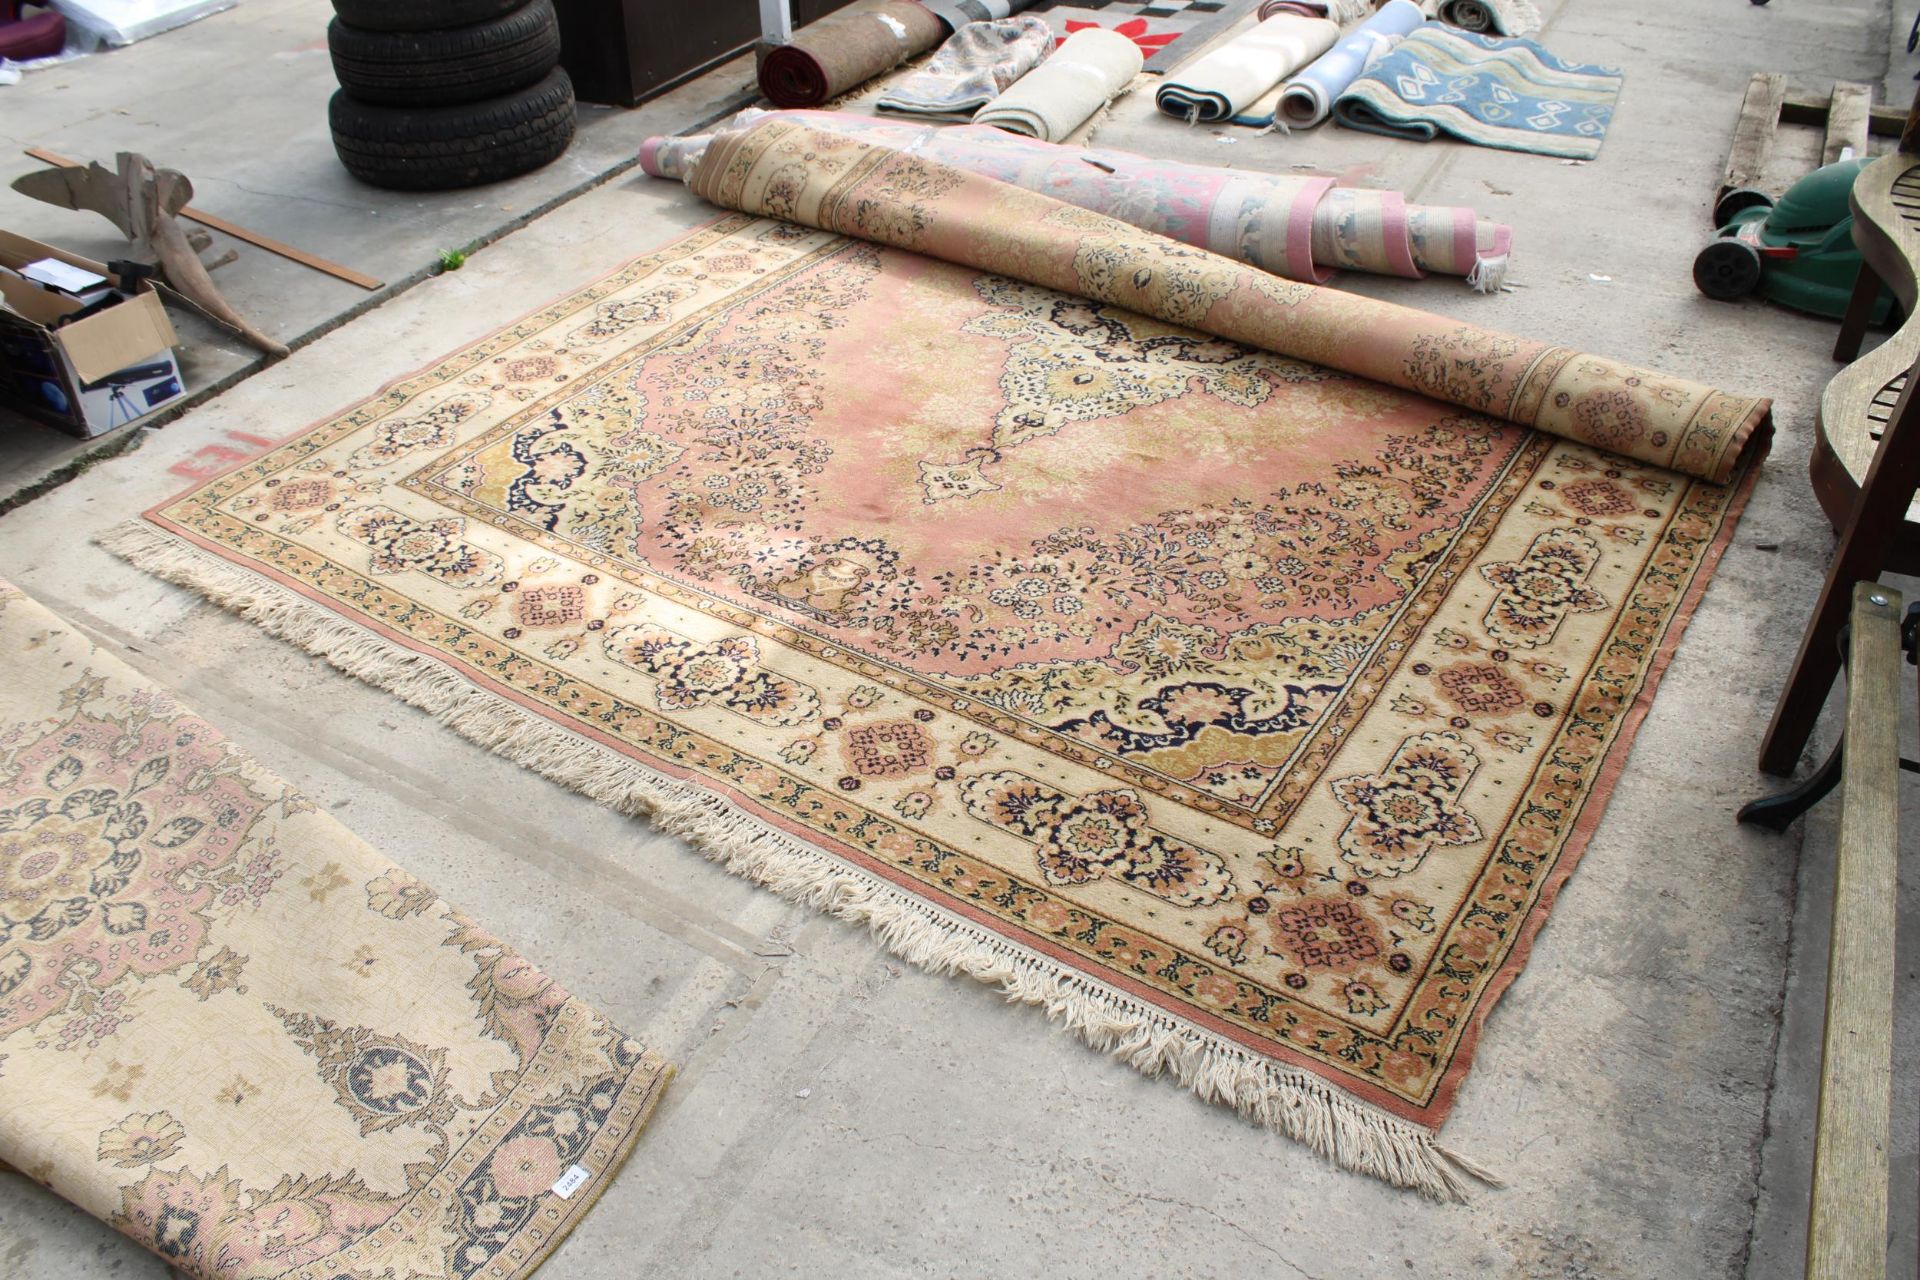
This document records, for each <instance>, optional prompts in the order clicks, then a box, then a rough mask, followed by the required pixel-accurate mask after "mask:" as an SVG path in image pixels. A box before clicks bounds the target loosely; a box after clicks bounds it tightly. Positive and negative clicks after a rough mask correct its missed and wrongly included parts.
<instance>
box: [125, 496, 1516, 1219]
mask: <svg viewBox="0 0 1920 1280" xmlns="http://www.w3.org/2000/svg"><path fill="white" fill-rule="evenodd" d="M96 542H97V543H98V545H99V546H101V547H102V548H104V549H105V550H107V551H109V552H111V553H113V554H114V555H117V556H119V557H120V558H122V559H123V560H126V561H127V562H128V563H130V564H132V565H134V566H135V567H136V568H139V569H143V570H146V571H147V572H149V573H153V574H155V575H157V576H159V577H161V578H165V579H166V580H168V581H170V582H174V583H177V584H179V585H181V586H184V587H188V588H190V589H192V590H194V591H197V592H199V593H200V594H201V595H203V596H205V597H206V598H207V599H209V600H211V601H213V602H214V603H215V604H218V605H220V606H221V607H223V608H225V609H227V610H229V611H231V612H233V613H235V614H237V615H239V616H240V617H242V618H244V619H246V620H247V621H249V622H252V623H254V624H255V625H256V626H259V627H261V628H262V629H263V630H265V631H267V632H268V633H269V634H271V635H274V636H277V637H279V638H280V639H283V640H286V641H289V642H291V643H293V644H296V645H299V646H300V647H301V648H303V649H305V650H306V651H307V652H308V653H311V654H314V655H316V656H318V657H322V658H325V659H326V660H327V661H328V662H330V663H332V664H333V665H334V666H335V667H338V668H339V669H340V670H341V671H344V672H345V673H347V674H348V675H351V676H354V677H355V678H357V679H359V680H362V681H365V682H366V683H368V684H371V685H375V686H377V687H379V688H382V689H385V690H387V691H388V692H390V693H392V694H394V695H396V696H397V697H399V698H400V699H401V700H402V701H405V702H407V703H408V704H410V705H412V706H414V707H418V708H419V709H420V710H422V711H425V712H427V713H428V714H429V715H432V716H434V717H435V718H436V719H438V720H439V721H440V722H441V723H442V724H445V725H446V726H448V727H449V728H451V729H453V730H454V731H455V732H456V733H459V734H460V735H461V736H462V737H464V738H466V739H468V740H469V741H471V742H473V743H475V744H477V745H479V746H482V747H485V748H487V749H488V750H490V751H493V752H494V753H496V754H498V755H501V756H504V757H506V758H507V759H509V760H512V761H513V762H514V763H516V764H519V765H521V766H523V767H525V768H528V769H531V770H533V771H534V772H536V773H539V774H541V775H542V776H544V777H546V778H548V779H551V780H552V781H554V782H556V783H558V784H560V785H561V786H564V787H567V788H568V789H570V790H572V791H575V792H578V793H579V794H581V795H583V796H585V797H587V798H588V799H590V800H594V801H596V802H598V803H600V804H603V805H606V806H607V807H609V808H611V809H613V810H614V811H616V812H618V813H621V814H625V815H628V816H631V817H644V818H647V819H648V820H649V821H650V822H651V823H652V825H653V826H654V827H655V828H656V829H658V830H660V831H662V832H665V833H667V834H669V835H675V836H679V837H681V838H682V839H684V840H686V841H687V842H688V843H689V844H690V845H692V846H693V847H694V848H695V849H697V850H699V851H700V853H702V854H703V855H704V856H706V857H707V858H709V859H711V860H712V861H714V862H717V863H719V864H720V865H721V866H723V867H725V868H726V869H727V870H728V871H730V872H732V873H734V874H735V875H739V876H743V877H745V878H747V879H749V880H752V881H754V882H755V883H757V884H760V885H763V886H765V887H766V888H768V889H771V890H773V891H774V892H776V893H778V894H780V895H781V896H782V897H784V898H786V899H788V900H790V901H793V902H800V903H805V904H806V905H808V906H810V907H813V908H815V909H817V910H820V911H824V912H827V913H829V914H831V915H833V916H836V917H838V918H839V919H842V920H845V921H848V922H850V923H854V924H865V925H866V926H867V928H868V929H869V930H870V931H871V932H872V933H873V935H874V936H875V937H876V938H878V939H879V940H880V942H881V943H882V944H883V945H884V946H886V947H887V949H888V950H890V951H892V952H893V953H894V954H895V955H897V956H899V957H900V958H902V959H904V960H907V961H910V962H912V963H914V964H916V965H919V966H920V967H922V968H924V969H927V970H929V971H931V972H934V973H940V974H965V975H967V976H968V977H971V978H974V979H976V980H978V981H980V982H984V983H987V984H988V985H990V986H996V987H998V988H999V989H1000V990H1001V991H1002V993H1004V994H1005V995H1006V997H1007V998H1008V999H1009V1000H1010V1001H1013V1002H1015V1003H1020V1004H1029V1005H1036V1006H1039V1007H1040V1008H1042V1009H1044V1010H1045V1012H1046V1015H1047V1017H1048V1018H1049V1019H1051V1020H1052V1021H1054V1022H1056V1023H1058V1024H1060V1025H1061V1026H1064V1027H1066V1028H1068V1029H1069V1030H1071V1031H1073V1032H1074V1033H1075V1034H1077V1035H1078V1036H1079V1037H1080V1038H1081V1039H1082V1040H1083V1041H1085V1042H1086V1043H1087V1044H1088V1045H1089V1046H1090V1047H1092V1048H1094V1049H1097V1050H1099V1051H1101V1052H1104V1053H1106V1054H1108V1055H1109V1056H1111V1057H1114V1058H1117V1059H1119V1060H1120V1061H1122V1062H1125V1063H1127V1064H1128V1065H1129V1066H1132V1067H1133V1068H1134V1069H1136V1070H1138V1071H1140V1072H1142V1073H1144V1074H1146V1075H1148V1076H1171V1077H1172V1078H1173V1079H1175V1080H1177V1081H1178V1082H1179V1083H1180V1084H1182V1085H1184V1086H1185V1087H1186V1088H1188V1089H1190V1090H1192V1091H1193V1092H1194V1093H1195V1094H1196V1095H1198V1096H1199V1097H1200V1098H1202V1099H1204V1100H1205V1101H1208V1102H1212V1103H1217V1104H1220V1105H1222V1106H1227V1107H1231V1108H1233V1109H1234V1110H1235V1111H1237V1112H1238V1113H1239V1114H1240V1115H1241V1116H1243V1117H1245V1118H1246V1119H1247V1120H1249V1121H1251V1122H1252V1123H1254V1124H1256V1125H1259V1126H1260V1127H1262V1128H1265V1129H1270V1130H1273V1131H1274V1132H1277V1133H1281V1134H1284V1135H1285V1136H1287V1137H1289V1138H1292V1139H1294V1140H1295V1141H1297V1142H1301V1143H1304V1144H1305V1145H1306V1146H1308V1147H1310V1148H1312V1149H1313V1150H1314V1151H1316V1152H1318V1153H1319V1154H1320V1155H1322V1156H1325V1157H1326V1158H1328V1159H1330V1160H1332V1161H1333V1162H1334V1163H1336V1164H1339V1165H1341V1166H1342V1167H1344V1168H1347V1169H1351V1170H1353V1171H1355V1172H1357V1173H1364V1174H1369V1175H1371V1176H1373V1177H1376V1178H1379V1179H1381V1180H1382V1181H1385V1182H1388V1183H1391V1184H1392V1185H1394V1186H1397V1187H1406V1188H1411V1189H1413V1190H1417V1191H1419V1192H1421V1193H1422V1194H1423V1195H1426V1196H1429V1197H1432V1198H1434V1199H1437V1200H1454V1201H1459V1200H1464V1199H1465V1198H1466V1196H1467V1193H1468V1191H1469V1190H1470V1189H1471V1187H1472V1185H1473V1182H1474V1181H1475V1180H1478V1181H1480V1182H1485V1183H1490V1184H1493V1185H1499V1180H1498V1179H1497V1178H1495V1177H1494V1176H1493V1175H1492V1174H1491V1173H1489V1172H1488V1171H1487V1170H1485V1169H1483V1168H1481V1167H1480V1166H1478V1165H1476V1164H1474V1163H1473V1162H1472V1161H1470V1160H1468V1159H1466V1158H1465V1157H1463V1156H1461V1155H1459V1154H1458V1153H1456V1152H1452V1151H1449V1150H1447V1149H1446V1148H1444V1147H1442V1146H1440V1144H1439V1143H1438V1142H1437V1141H1436V1140H1435V1137H1434V1134H1433V1132H1432V1131H1431V1130H1429V1129H1426V1128H1424V1127H1423V1126H1420V1125H1417V1124H1413V1123H1410V1122H1408V1121H1406V1120H1402V1119H1400V1118H1399V1117H1397V1116H1393V1115H1390V1114H1388V1113H1387V1112H1386V1111H1384V1110H1382V1109H1380V1108H1378V1107H1375V1106H1373V1105H1371V1104H1369V1103H1366V1102H1362V1101H1360V1100H1359V1099H1357V1098H1354V1097H1353V1096H1351V1095H1350V1094H1348V1093H1347V1092H1346V1091H1345V1090H1344V1089H1341V1088H1340V1087H1339V1086H1337V1085H1335V1084H1332V1083H1331V1082H1329V1081H1326V1080H1324V1079H1322V1078H1321V1077H1319V1076H1317V1075H1314V1074H1313V1073H1312V1072H1309V1071H1305V1070H1302V1069H1299V1068H1293V1067H1287V1066H1283V1065H1281V1064H1280V1063H1278V1062H1275V1061H1274V1060H1272V1059H1270V1058H1267V1057H1265V1056H1264V1055H1260V1054H1256V1053H1253V1052H1250V1051H1248V1050H1247V1049H1244V1048H1242V1047H1241V1046H1239V1045H1237V1044H1235V1043H1233V1042H1232V1041H1231V1040H1228V1039H1227V1038H1225V1037H1223V1036H1220V1035H1217V1034H1215V1033H1213V1032H1210V1031H1207V1030H1205V1029H1204V1028H1201V1027H1199V1026H1196V1025H1194V1024H1193V1023H1191V1022H1188V1021H1187V1020H1185V1019H1183V1018H1180V1017H1177V1016H1175V1015H1173V1014H1170V1013H1168V1012H1166V1011H1165V1010H1162V1009H1159V1008H1156V1007H1153V1006H1151V1005H1148V1004H1147V1003H1145V1002H1144V1001H1141V1000H1139V999H1136V998H1135V997H1133V996H1130V995H1127V994H1125V993H1123V992H1121V991H1118V990H1116V989H1114V988H1113V987H1111V986H1108V985H1107V984H1105V983H1102V982H1099V981H1097V980H1095V979H1093V978H1091V977H1090V976H1088V975H1086V974H1083V973H1080V972H1078V971H1074V970H1071V969H1069V968H1068V967H1067V966H1065V965H1063V964H1061V963H1060V962H1058V961H1056V960H1053V959H1051V958H1049V957H1046V956H1043V955H1041V954H1039V953H1037V952H1035V951H1032V950H1030V949H1029V948H1027V947H1024V946H1021V945H1019V944H1018V943H1015V942H1013V941H1011V940H1009V939H1007V938H1005V937H1002V936H1000V935H998V934H996V933H993V932H991V931H989V930H987V929H984V928H981V927H980V926H978V925H975V924H973V923H972V922H970V921H967V920H965V919H963V918H961V917H959V916H956V915H954V914H952V913H949V912H947V911H944V910H942V909H940V908H938V907H935V906H934V905H932V904H931V903H928V902H926V901H923V900H921V899H919V898H916V897H914V896H913V895H911V894H909V893H907V892H905V891H904V890H902V889H900V888H898V887H896V886H895V885H893V884H891V883H889V882H887V881H886V880H884V879H882V878H881V877H879V876H877V875H874V874H872V873H871V872H868V871H865V870H863V869H861V868H859V867H856V866H854V865H852V864H850V863H847V862H844V861H842V860H841V859H839V858H836V857H834V856H833V855H832V854H830V853H828V852H826V851H824V850H821V849H817V848H814V847H812V846H811V845H808V844H805V843H803V842H801V841H799V840H796V839H794V838H793V837H792V836H789V835H787V834H786V833H785V832H782V831H780V830H778V829H777V828H775V827H773V826H771V825H769V824H767V823H765V822H763V821H761V820H760V819H758V818H756V817H754V816H753V815H751V814H749V813H747V812H746V811H745V810H743V809H740V808H738V807H737V806H735V805H733V804H731V803H730V802H728V801H727V800H725V799H724V798H722V797H721V796H719V795H717V794H714V793H712V792H708V791H706V790H704V789H702V788H700V787H698V786H696V785H692V784H689V783H684V782H680V781H677V780H675V779H672V778H669V777H666V776H664V775H662V774H660V773H657V772H655V771H654V770H652V769H649V768H647V767H646V766H645V765H642V764H641V763H639V762H638V761H636V760H633V759H630V758H628V757H626V756H624V755H621V754H620V753H619V752H617V751H615V750H613V749H612V748H609V747H604V746H601V745H599V744H598V743H595V742H592V741H590V740H588V739H586V738H583V737H581V736H579V735H577V734H573V733H569V732H568V731H566V730H565V729H563V728H561V727H560V726H559V725H556V724H554V723H553V722H551V721H549V720H547V719H546V718H544V717H542V716H539V715H536V714H535V713H533V712H531V711H528V710H526V709H525V708H523V707H520V706H518V705H516V704H515V703H513V702H511V701H509V700H507V699H505V698H502V697H499V696H498V695H496V694H493V693H490V692H488V691H487V690H485V689H483V688H481V687H480V686H478V685H476V684H474V683H473V682H472V681H471V680H469V679H468V678H467V677H466V676H464V675H462V674H460V673H459V672H458V671H456V670H455V669H454V668H453V667H452V666H450V665H449V664H447V663H445V662H442V661H441V660H440V659H438V658H433V657H429V656H427V655H426V654H423V653H419V652H417V651H415V650H413V649H411V648H408V647H406V646H404V645H401V644H398V643H395V642H393V641H390V640H387V639H385V638H383V637H381V636H379V635H376V634H374V633H373V632H372V631H370V630H368V629H367V628H365V627H362V626H360V625H358V624H356V623H354V622H352V621H349V620H348V619H346V618H344V617H342V616H340V615H338V614H336V613H335V612H334V611H332V610H330V609H328V608H326V607H324V606H322V605H318V604H315V603H313V602H311V601H309V600H307V599H305V598H304V597H302V596H301V595H299V594H298V593H297V592H294V591H292V590H290V589H288V588H286V587H283V586H280V585H279V584H278V583H275V582H273V581H272V580H271V579H269V578H268V577H266V576H265V575H263V574H260V573H257V572H255V571H254V570H252V569H247V568H243V567H241V566H239V565H236V564H233V563H231V562H229V561H227V560H225V559H222V558H220V557H218V556H215V555H213V554H211V553H208V552H206V551H202V550H200V549H199V548H197V547H194V546H192V545H190V544H189V543H187V542H186V541H184V540H183V539H181V538H179V537H177V536H176V535H173V534H170V533H166V532H163V531H162V530H160V529H157V528H155V527H154V526H153V525H150V524H148V523H146V522H145V521H143V520H133V521H129V522H127V523H125V524H122V525H120V526H118V527H116V528H113V529H110V530H108V531H107V532H105V533H103V534H101V535H100V536H99V537H98V538H97V539H96Z"/></svg>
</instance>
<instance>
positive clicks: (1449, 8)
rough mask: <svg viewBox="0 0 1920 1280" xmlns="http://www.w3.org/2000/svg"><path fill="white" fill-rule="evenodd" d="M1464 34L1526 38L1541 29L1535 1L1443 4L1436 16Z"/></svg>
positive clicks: (1472, 0) (1454, 1) (1453, 1)
mask: <svg viewBox="0 0 1920 1280" xmlns="http://www.w3.org/2000/svg"><path fill="white" fill-rule="evenodd" d="M1435 16H1436V17H1438V18H1439V19H1440V21H1442V22H1444V23H1447V24H1448V25H1449V26H1455V27H1459V28H1460V29H1461V30H1462V31H1479V32H1482V33H1484V34H1486V35H1495V36H1524V35H1527V34H1529V33H1531V32H1535V31H1538V30H1539V29H1540V10H1538V9H1536V8H1534V6H1533V0H1442V2H1441V5H1440V9H1439V11H1438V12H1437V13H1436V14H1435Z"/></svg>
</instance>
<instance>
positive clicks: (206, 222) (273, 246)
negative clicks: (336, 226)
mask: <svg viewBox="0 0 1920 1280" xmlns="http://www.w3.org/2000/svg"><path fill="white" fill-rule="evenodd" d="M27 154H28V155H30V156H32V157H33V158H34V159H35V160H42V161H45V162H46V163H47V164H51V165H57V166H58V167H60V168H62V169H78V168H81V167H83V166H82V165H81V163H80V162H79V161H78V160H69V159H68V158H67V157H65V156H63V155H60V154H58V153H57V152H53V151H48V150H47V149H45V148H44V147H28V148H27ZM179 216H180V217H182V218H191V219H193V220H194V221H195V222H198V223H199V224H201V225H202V226H206V227H212V228H213V229H214V230H215V231H219V232H223V233H225V234H227V235H230V236H232V237H233V238H234V239H236V240H245V241H246V242H247V243H248V244H250V245H254V246H255V247H257V248H261V249H265V250H266V251H267V252H268V253H273V254H278V255H279V256H280V257H282V258H286V259H287V260H288V261H291V262H297V263H299V264H300V265H301V266H303V267H310V268H311V269H313V270H315V271H319V272H322V273H323V274H326V275H330V276H332V277H333V278H334V279H336V280H345V281H346V282H347V283H348V284H352V285H358V286H360V287H361V288H362V289H367V290H373V289H381V288H384V287H385V283H384V282H383V281H380V280H375V279H374V278H373V277H372V276H369V275H363V274H361V273H360V272H358V271H355V270H354V269H353V268H351V267H343V266H341V265H340V264H339V263H337V262H328V261H327V260H326V259H325V258H322V257H319V256H317V255H315V254H311V253H308V252H307V251H306V250H304V249H296V248H294V247H293V246H292V245H290V244H283V243H281V242H280V241H278V240H274V239H271V238H270V237H267V236H263V235H261V234H260V233H259V232H258V231H250V230H248V229H247V228H246V227H243V226H241V225H239V224H238V223H235V222H228V221H227V220H226V219H225V218H216V217H214V216H213V215H212V214H210V213H205V212H202V211H201V210H199V209H196V208H194V207H193V206H192V205H188V206H187V207H185V208H183V209H182V210H180V214H179Z"/></svg>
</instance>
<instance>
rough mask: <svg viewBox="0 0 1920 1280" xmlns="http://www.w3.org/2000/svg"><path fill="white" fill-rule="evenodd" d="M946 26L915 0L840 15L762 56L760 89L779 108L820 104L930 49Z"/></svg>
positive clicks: (809, 27)
mask: <svg viewBox="0 0 1920 1280" xmlns="http://www.w3.org/2000/svg"><path fill="white" fill-rule="evenodd" d="M946 37H947V28H946V25H945V24H944V23H942V22H941V21H940V19H938V18H936V17H934V16H933V14H932V13H931V12H929V11H928V10H927V9H925V8H923V7H922V6H920V5H918V4H914V3H911V0H892V2H891V3H888V4H883V5H881V6H880V7H879V8H877V9H863V10H861V11H860V12H858V13H836V14H834V15H832V16H831V17H827V18H822V19H821V20H820V21H818V22H815V23H810V24H809V25H807V26H806V27H803V28H801V30H800V31H799V32H797V33H796V34H795V35H794V37H793V40H792V42H791V43H789V44H782V45H775V46H774V47H773V48H771V49H768V50H767V51H766V53H765V54H763V55H762V56H761V58H760V92H761V93H763V94H765V95H766V96H767V99H768V100H769V101H770V102H772V103H773V104H774V105H775V106H778V107H817V106H821V105H823V104H824V103H826V102H828V101H830V100H831V99H834V98H837V97H839V96H840V95H841V94H843V93H845V92H846V91H847V90H849V89H852V88H856V87H858V86H859V85H862V84H865V83H866V82H867V81H869V80H871V79H873V78H874V77H875V76H877V75H879V74H880V73H881V72H883V71H890V70H892V69H893V68H894V67H897V66H899V65H900V64H901V63H903V62H905V61H906V60H907V59H908V58H911V57H914V56H915V55H917V54H922V53H925V52H926V51H927V50H929V49H931V48H933V47H934V46H935V45H937V44H939V43H940V42H941V41H942V40H944V39H946Z"/></svg>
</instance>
